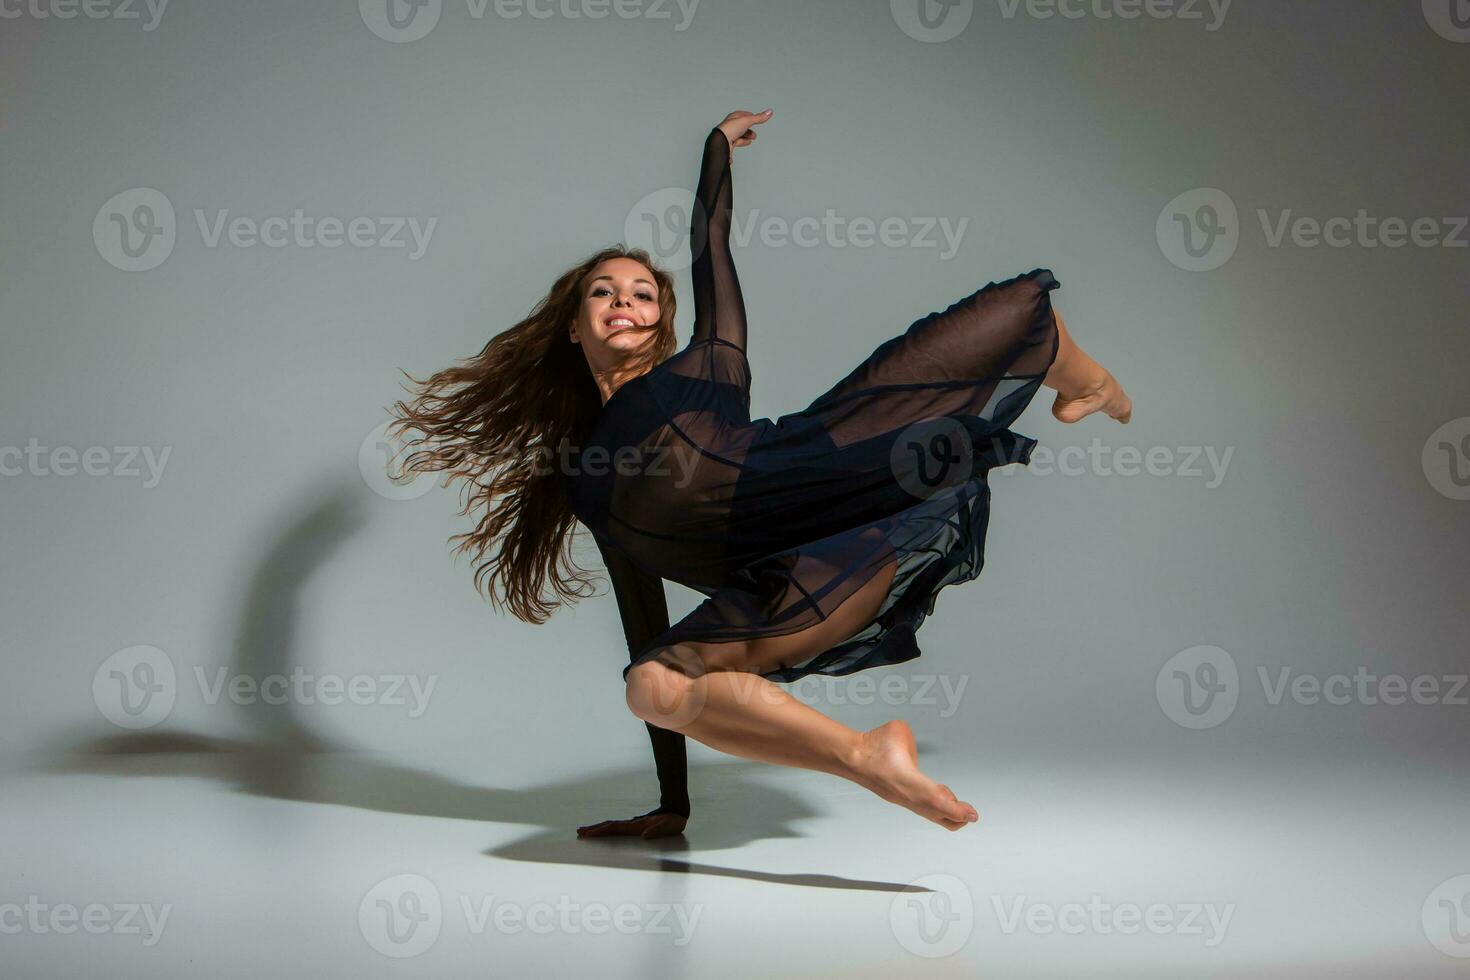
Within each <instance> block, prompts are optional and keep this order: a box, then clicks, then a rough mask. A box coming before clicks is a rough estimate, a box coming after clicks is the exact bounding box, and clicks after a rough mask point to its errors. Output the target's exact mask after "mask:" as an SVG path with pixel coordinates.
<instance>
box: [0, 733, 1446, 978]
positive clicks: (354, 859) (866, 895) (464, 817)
mask: <svg viewBox="0 0 1470 980" xmlns="http://www.w3.org/2000/svg"><path fill="white" fill-rule="evenodd" d="M923 751H924V758H925V759H926V760H927V762H928V763H929V764H932V766H933V770H931V771H937V770H942V771H943V773H944V774H945V775H944V778H945V779H946V781H948V782H950V783H951V784H953V785H961V784H962V785H964V786H965V787H971V788H974V791H973V792H967V793H962V794H961V795H962V796H963V797H967V798H969V799H970V800H971V801H972V802H975V803H976V804H977V805H978V806H979V809H980V811H981V822H980V823H979V824H976V825H974V826H972V827H970V828H967V829H965V830H963V831H960V832H958V833H953V834H951V833H949V832H947V831H944V830H942V829H940V828H938V827H935V826H934V825H931V824H929V823H927V822H926V821H923V820H921V819H920V818H918V817H916V816H913V815H911V814H909V813H907V812H906V811H903V810H900V809H898V808H895V807H892V806H890V805H888V804H885V803H883V802H881V801H879V800H877V799H876V798H874V797H871V796H870V795H868V794H866V793H865V792H864V791H861V790H859V789H857V788H856V787H850V786H849V784H847V783H844V782H842V781H840V780H837V779H835V778H834V777H830V776H825V775H821V774H815V773H807V772H801V771H797V770H791V769H784V768H777V767H771V766H762V765H756V764H746V763H743V762H741V761H739V760H729V761H728V762H727V761H724V757H721V761H720V762H718V763H715V764H708V763H701V764H699V765H698V766H697V767H696V769H695V772H694V781H695V791H696V806H697V807H698V812H697V813H696V818H695V820H694V821H693V822H692V823H691V826H690V829H689V831H688V832H687V834H686V835H685V837H684V838H682V839H681V838H674V839H673V840H672V841H664V842H641V841H617V842H587V841H578V840H576V839H575V834H574V832H573V829H572V828H573V827H574V826H575V825H576V824H577V823H579V822H582V820H583V819H584V818H585V817H586V816H587V814H588V813H589V812H591V813H598V814H601V815H611V814H614V813H619V812H629V813H631V812H636V811H635V810H633V809H632V807H634V806H640V807H641V806H643V805H646V804H644V803H643V801H642V799H641V797H640V798H638V799H635V798H634V795H635V794H633V793H631V792H629V793H627V794H621V793H620V792H619V791H618V790H617V789H616V788H614V789H613V790H612V791H610V792H608V793H606V794H605V795H606V799H604V800H589V799H587V798H586V794H585V792H583V793H581V794H578V793H577V792H576V791H575V790H573V789H571V788H568V789H567V790H565V791H563V790H559V789H551V790H545V789H533V790H531V791H529V792H525V791H520V790H518V789H517V788H515V787H486V786H473V785H465V784H462V783H458V782H455V781H453V780H448V779H444V778H441V777H437V776H434V775H433V774H430V773H424V772H419V771H414V770H409V769H405V768H401V767H396V766H392V765H386V764H382V763H376V762H374V761H373V760H371V759H369V758H364V757H362V756H354V755H344V754H339V753H330V752H328V753H314V754H313V753H307V754H294V753H293V754H286V753H274V754H273V753H267V752H261V751H258V750H251V751H245V750H242V749H240V748H239V747H238V746H232V745H230V744H227V743H219V742H210V741H204V740H192V741H187V740H176V739H171V738H169V737H167V736H157V737H152V738H150V737H148V736H139V737H137V738H132V739H127V740H124V741H122V742H118V743H115V744H109V743H106V742H103V743H94V744H92V745H90V746H84V747H82V748H80V749H78V750H76V751H74V752H73V753H72V754H70V755H68V756H66V757H61V758H57V759H55V760H53V761H51V762H47V763H44V764H37V765H35V766H33V767H32V768H31V769H30V770H29V771H25V772H17V773H14V774H11V775H9V776H6V777H4V778H3V781H0V826H3V827H4V828H5V833H4V834H3V835H0V930H3V931H0V976H4V977H6V978H12V977H14V978H27V980H29V978H37V977H45V978H49V977H58V978H61V977H65V978H80V977H91V976H96V977H103V976H105V977H111V978H118V980H125V978H134V977H136V978H148V980H158V978H169V977H194V976H198V977H214V978H234V977H239V978H251V980H257V978H261V977H268V978H291V977H313V978H334V977H343V978H364V977H393V976H432V977H475V978H484V977H517V978H520V977H543V976H544V977H577V976H589V977H598V978H604V977H606V978H614V977H638V978H657V977H681V976H697V977H702V978H703V977H872V978H878V977H884V978H890V977H975V976H981V977H1128V978H1148V977H1170V978H1178V977H1243V976H1249V977H1329V976H1330V977H1364V978H1368V977H1373V978H1418V977H1451V976H1466V975H1470V958H1462V957H1470V898H1467V897H1466V893H1467V892H1470V878H1467V879H1463V880H1461V881H1455V880H1454V879H1455V878H1456V877H1457V876H1459V875H1470V848H1467V847H1466V846H1465V844H1466V842H1467V837H1470V834H1467V827H1470V821H1467V816H1470V808H1467V803H1470V788H1467V783H1466V780H1464V779H1463V778H1462V777H1461V776H1459V775H1456V774H1455V773H1453V772H1450V771H1448V770H1444V769H1439V770H1436V769H1435V768H1433V767H1430V766H1426V767H1424V768H1420V769H1415V768H1410V767H1406V766H1396V767H1392V768H1389V769H1386V770H1374V771H1372V772H1366V771H1364V770H1363V769H1361V768H1360V767H1357V766H1350V765H1342V766H1339V767H1335V768H1326V769H1324V768H1320V767H1305V768H1303V767H1294V766H1291V765H1287V764H1282V763H1280V762H1279V761H1278V762H1271V761H1266V760H1263V761H1262V763H1261V764H1260V765H1253V766H1250V767H1244V768H1239V769H1236V770H1231V771H1230V772H1229V773H1228V774H1227V775H1221V774H1215V775H1213V776H1210V777H1208V778H1204V777H1202V776H1200V775H1199V774H1198V773H1196V774H1194V775H1193V776H1191V775H1190V774H1189V773H1188V772H1187V771H1185V770H1184V769H1179V770H1173V771H1167V772H1163V771H1158V770H1157V769H1152V770H1151V769H1148V768H1145V767H1135V768H1130V767H1129V766H1128V764H1127V763H1126V761H1120V763H1119V765H1118V767H1117V768H1115V769H1113V770H1110V771H1107V772H1098V771H1095V770H1094V771H1090V772H1084V771H1058V770H1056V769H1055V768H1050V769H1048V768H1046V767H1043V766H1025V767H1022V766H1019V765H1018V766H1017V767H1016V768H1014V769H1011V770H997V769H995V768H993V766H990V765H986V766H982V765H981V764H980V763H979V762H977V761H975V760H967V759H965V758H964V755H965V753H963V752H961V751H960V750H959V749H957V748H956V747H953V746H951V747H949V748H948V749H946V747H944V746H934V747H932V748H930V747H924V749H923ZM600 785H612V786H614V787H616V786H617V785H618V782H617V780H613V781H612V782H611V783H610V784H600ZM926 888H927V889H928V890H924V889H926ZM89 906H91V908H89ZM150 923H151V924H152V925H151V928H150ZM84 924H85V925H84ZM86 926H90V930H89V929H88V928H87V927H86ZM139 927H141V928H139ZM1436 943H1438V946H1437V945H1436ZM1452 954H1459V955H1452Z"/></svg>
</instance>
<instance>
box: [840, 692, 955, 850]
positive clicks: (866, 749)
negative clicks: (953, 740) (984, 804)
mask: <svg viewBox="0 0 1470 980" xmlns="http://www.w3.org/2000/svg"><path fill="white" fill-rule="evenodd" d="M853 769H854V771H855V772H856V776H855V777H854V781H855V782H857V783H858V784H859V785H860V786H863V787H864V788H866V789H870V790H872V791H873V792H874V793H876V794H878V795H879V796H881V797H882V798H883V799H885V800H887V801H888V802H889V803H897V804H898V805H899V806H901V807H905V808H907V809H909V810H912V811H914V812H915V813H917V814H918V815H919V816H921V817H924V818H926V819H928V820H932V821H934V822H935V823H937V824H939V825H940V826H941V827H944V828H946V829H947V830H959V829H960V828H961V827H964V826H966V825H967V824H971V823H974V822H975V821H976V820H979V819H980V814H979V813H978V812H977V811H976V810H975V808H974V807H972V806H971V805H970V804H968V803H965V802H963V801H962V800H959V799H957V798H956V797H955V795H954V793H953V792H951V791H950V788H949V787H948V786H945V785H943V784H942V783H936V782H935V781H934V780H932V779H930V778H929V777H928V776H926V775H924V774H923V773H922V772H920V771H919V752H918V748H917V747H916V746H915V744H914V732H913V729H911V728H909V724H908V722H906V721H902V720H900V719H895V720H893V721H890V722H886V723H885V724H882V725H879V726H878V727H877V728H874V729H871V730H870V731H866V732H863V733H862V742H861V747H860V749H859V752H858V761H857V763H856V764H855V765H854V766H853Z"/></svg>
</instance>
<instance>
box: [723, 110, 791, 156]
mask: <svg viewBox="0 0 1470 980" xmlns="http://www.w3.org/2000/svg"><path fill="white" fill-rule="evenodd" d="M775 111H776V110H774V109H767V110H765V111H764V112H745V111H744V110H741V109H737V110H736V111H734V112H732V113H730V114H729V115H728V116H726V117H725V121H724V122H722V123H720V124H719V125H718V126H716V127H715V128H716V129H718V130H719V131H720V132H722V133H724V134H725V139H727V140H729V141H730V147H731V148H732V149H733V148H735V147H737V146H749V145H750V144H751V143H754V142H755V130H753V129H751V128H750V127H752V126H759V125H760V124H761V123H764V122H769V121H770V119H771V114H772V113H773V112H775Z"/></svg>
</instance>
